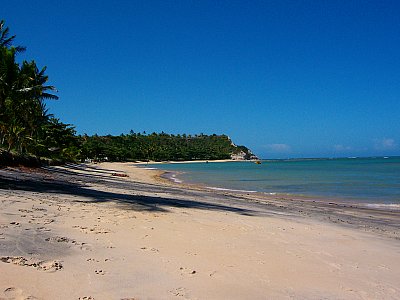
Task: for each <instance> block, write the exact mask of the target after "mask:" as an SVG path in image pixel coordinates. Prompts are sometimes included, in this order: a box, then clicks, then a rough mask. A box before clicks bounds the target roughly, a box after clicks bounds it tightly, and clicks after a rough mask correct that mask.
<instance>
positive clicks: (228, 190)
mask: <svg viewBox="0 0 400 300" xmlns="http://www.w3.org/2000/svg"><path fill="white" fill-rule="evenodd" d="M207 188H208V189H211V190H215V191H225V192H239V193H257V191H246V190H234V189H226V188H219V187H213V186H207Z"/></svg>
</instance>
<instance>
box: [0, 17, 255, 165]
mask: <svg viewBox="0 0 400 300" xmlns="http://www.w3.org/2000/svg"><path fill="white" fill-rule="evenodd" d="M14 40H15V35H10V33H9V28H8V27H6V26H5V23H4V21H0V165H19V164H21V165H29V166H39V165H41V164H59V163H64V162H67V161H71V162H72V161H84V160H87V159H92V160H109V161H136V160H155V161H165V160H199V159H205V160H213V159H227V158H231V155H232V154H239V156H242V157H244V158H246V159H249V158H252V153H251V152H250V151H249V150H248V149H247V148H246V147H244V146H235V145H234V144H233V143H232V142H231V140H230V139H229V138H228V137H227V136H226V135H215V134H214V135H204V134H200V135H195V136H191V135H185V134H182V135H179V134H178V135H172V134H171V135H170V134H166V133H159V134H156V133H152V134H147V135H146V134H140V133H134V132H133V131H131V132H130V133H129V134H126V135H124V134H122V135H120V136H111V135H108V136H97V135H94V136H87V135H83V136H80V135H76V132H75V129H74V127H73V126H71V125H70V124H65V123H63V122H61V121H60V120H59V119H58V118H56V117H55V116H53V115H52V114H50V113H49V112H48V109H47V108H46V102H45V101H47V100H50V101H56V100H58V97H57V96H56V95H55V93H56V92H57V90H56V88H55V87H54V86H52V85H49V84H48V83H47V82H48V76H47V75H46V67H42V68H39V66H37V64H36V62H35V61H34V60H32V61H26V60H24V61H22V62H18V61H17V55H18V54H19V53H21V52H24V51H25V50H26V49H25V47H22V46H16V45H14Z"/></svg>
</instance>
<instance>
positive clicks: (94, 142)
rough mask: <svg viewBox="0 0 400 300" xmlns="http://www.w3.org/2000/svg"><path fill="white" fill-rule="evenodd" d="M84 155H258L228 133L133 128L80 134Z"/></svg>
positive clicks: (198, 157) (152, 157) (238, 157)
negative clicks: (125, 131) (122, 131)
mask: <svg viewBox="0 0 400 300" xmlns="http://www.w3.org/2000/svg"><path fill="white" fill-rule="evenodd" d="M80 138H81V141H82V144H81V153H80V156H81V158H85V159H93V160H107V161H150V160H151V161H184V160H217V159H236V160H248V159H257V157H256V156H255V155H254V154H253V153H252V152H251V151H250V150H249V149H248V148H247V147H245V146H237V145H235V144H234V143H233V142H232V140H231V139H230V138H229V137H228V136H226V135H216V134H213V135H204V134H200V135H193V136H192V135H186V134H182V135H181V134H178V135H173V134H167V133H164V132H162V133H152V134H148V135H146V134H141V133H134V132H131V133H130V134H127V135H124V134H122V135H119V136H111V135H107V136H98V135H94V136H87V135H84V136H81V137H80Z"/></svg>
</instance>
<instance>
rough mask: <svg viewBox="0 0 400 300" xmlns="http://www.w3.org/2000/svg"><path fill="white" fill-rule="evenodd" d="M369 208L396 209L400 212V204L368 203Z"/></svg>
mask: <svg viewBox="0 0 400 300" xmlns="http://www.w3.org/2000/svg"><path fill="white" fill-rule="evenodd" d="M365 205H366V206H367V207H371V208H381V209H395V210H400V204H395V203H386V204H385V203H368V204H365Z"/></svg>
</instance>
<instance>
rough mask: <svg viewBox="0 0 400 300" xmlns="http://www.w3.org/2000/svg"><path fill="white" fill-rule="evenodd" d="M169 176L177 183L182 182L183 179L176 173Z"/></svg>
mask: <svg viewBox="0 0 400 300" xmlns="http://www.w3.org/2000/svg"><path fill="white" fill-rule="evenodd" d="M169 178H170V179H171V180H172V181H173V182H175V183H182V180H180V179H178V178H176V175H175V174H173V175H171V176H170V177H169Z"/></svg>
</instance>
